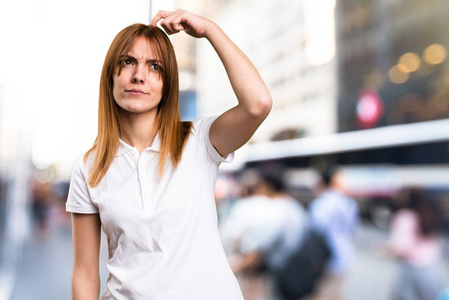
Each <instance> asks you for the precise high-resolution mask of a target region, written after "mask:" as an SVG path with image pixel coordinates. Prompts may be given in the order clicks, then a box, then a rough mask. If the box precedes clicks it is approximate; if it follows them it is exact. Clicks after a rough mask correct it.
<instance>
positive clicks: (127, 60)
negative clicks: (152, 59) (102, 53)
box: [123, 59, 132, 66]
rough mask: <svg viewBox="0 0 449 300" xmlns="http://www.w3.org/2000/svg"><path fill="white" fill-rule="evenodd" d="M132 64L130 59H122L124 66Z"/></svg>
mask: <svg viewBox="0 0 449 300" xmlns="http://www.w3.org/2000/svg"><path fill="white" fill-rule="evenodd" d="M131 64H132V61H131V60H130V59H125V60H124V61H123V65H124V66H129V65H131Z"/></svg>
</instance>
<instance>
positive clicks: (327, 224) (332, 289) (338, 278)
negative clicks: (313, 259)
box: [309, 167, 359, 300]
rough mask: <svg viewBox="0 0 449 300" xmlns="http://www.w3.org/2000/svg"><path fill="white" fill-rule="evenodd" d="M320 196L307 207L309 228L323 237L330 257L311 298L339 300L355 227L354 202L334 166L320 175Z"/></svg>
mask: <svg viewBox="0 0 449 300" xmlns="http://www.w3.org/2000/svg"><path fill="white" fill-rule="evenodd" d="M320 179H321V182H320V187H319V190H320V192H319V193H320V194H319V196H318V197H317V198H316V199H314V200H313V201H312V203H311V204H310V208H309V212H310V222H311V227H312V228H313V230H315V231H316V232H318V233H320V234H322V235H323V237H324V239H325V241H326V243H327V245H328V247H329V249H330V251H331V257H330V259H329V262H328V263H327V267H326V271H325V274H324V275H323V278H322V279H321V280H320V282H319V283H318V286H317V287H316V288H315V291H314V293H313V296H312V299H315V300H318V299H320V300H321V299H322V300H324V299H326V300H339V299H342V289H343V284H344V280H345V278H346V276H347V274H348V272H349V270H350V267H351V264H352V263H353V260H354V235H355V232H356V229H357V227H358V224H359V210H358V206H357V203H356V201H355V200H354V199H353V198H351V197H350V196H349V195H348V194H347V193H346V191H345V188H344V185H343V182H342V172H341V170H339V169H337V168H336V167H332V168H328V169H326V170H324V171H322V172H321V173H320Z"/></svg>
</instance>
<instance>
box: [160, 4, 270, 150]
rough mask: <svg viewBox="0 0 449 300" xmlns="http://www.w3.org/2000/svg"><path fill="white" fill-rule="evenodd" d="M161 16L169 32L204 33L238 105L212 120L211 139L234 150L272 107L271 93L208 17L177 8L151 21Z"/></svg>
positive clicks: (198, 35)
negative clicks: (215, 53) (227, 79)
mask: <svg viewBox="0 0 449 300" xmlns="http://www.w3.org/2000/svg"><path fill="white" fill-rule="evenodd" d="M161 19H163V20H162V21H161V22H160V25H161V26H162V27H163V28H164V30H165V31H166V32H167V33H168V34H174V33H177V32H179V31H180V30H184V31H185V32H186V33H187V34H189V35H191V36H193V37H196V38H201V37H205V38H206V39H208V40H209V42H210V43H211V44H212V46H213V47H214V49H215V51H216V52H217V54H218V56H219V57H220V59H221V61H222V63H223V65H224V67H225V69H226V73H227V75H228V77H229V81H230V82H231V86H232V88H233V90H234V93H235V95H236V97H237V100H238V105H237V106H235V107H233V108H231V109H230V110H228V111H226V112H224V113H223V114H222V115H221V116H219V117H218V118H217V119H216V120H215V122H214V124H212V127H211V129H210V140H211V142H212V145H214V147H215V148H216V149H217V151H218V152H219V153H220V154H221V155H223V156H225V155H227V154H229V153H231V152H233V151H235V150H237V149H238V148H240V147H241V146H243V145H244V144H245V143H246V142H247V141H248V140H249V139H250V138H251V136H252V135H253V134H254V132H255V131H256V129H257V128H258V127H259V126H260V124H261V123H262V122H263V120H264V119H265V118H266V117H267V116H268V113H269V112H270V110H271V106H272V100H271V95H270V92H269V91H268V89H267V87H266V85H265V83H264V82H263V80H262V78H261V77H260V75H259V73H258V72H257V70H256V68H255V67H254V65H253V64H252V63H251V61H250V60H249V59H248V58H247V57H246V55H245V54H244V53H243V52H242V51H241V50H240V49H239V48H238V47H237V46H236V45H235V44H234V43H233V42H232V41H231V40H230V39H229V37H228V36H227V35H226V34H225V33H224V32H223V30H221V28H220V27H219V26H218V25H217V24H215V23H214V22H212V21H211V20H208V19H206V18H203V17H200V16H197V15H194V14H192V13H190V12H188V11H184V10H180V9H178V10H176V11H175V12H166V11H160V12H158V14H157V15H156V16H155V17H154V18H153V21H152V25H153V26H155V25H156V24H157V22H158V21H160V20H161ZM210 101H214V99H210Z"/></svg>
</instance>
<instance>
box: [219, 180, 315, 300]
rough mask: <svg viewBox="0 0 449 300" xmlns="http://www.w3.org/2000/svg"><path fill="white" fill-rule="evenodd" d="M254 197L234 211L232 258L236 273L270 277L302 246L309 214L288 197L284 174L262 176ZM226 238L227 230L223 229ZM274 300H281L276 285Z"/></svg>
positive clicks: (272, 295) (240, 204)
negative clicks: (234, 228) (266, 274)
mask: <svg viewBox="0 0 449 300" xmlns="http://www.w3.org/2000/svg"><path fill="white" fill-rule="evenodd" d="M252 190H253V194H252V196H250V197H249V198H248V199H244V200H242V201H241V202H240V203H239V205H237V206H236V207H235V208H234V216H233V217H231V218H230V219H228V220H227V225H228V226H231V227H235V224H236V223H237V224H240V230H235V231H234V234H235V235H236V236H234V240H235V241H238V243H237V245H238V247H237V248H238V249H237V252H236V253H234V254H233V255H231V256H230V261H231V266H232V269H233V271H234V272H235V273H246V274H248V273H253V274H254V273H256V274H257V272H261V271H266V272H268V278H270V279H271V276H272V275H273V274H274V273H275V272H276V271H277V270H279V269H280V268H282V267H283V264H284V263H285V262H286V259H287V258H288V257H289V256H290V255H291V254H292V253H293V252H294V251H295V250H296V249H298V248H299V247H300V246H301V242H302V240H303V236H304V232H305V230H306V227H307V215H306V212H305V210H304V208H303V207H302V205H301V204H300V203H299V201H297V200H296V199H294V198H293V197H291V196H290V195H288V194H287V193H286V192H285V189H284V183H283V181H282V176H281V174H277V175H271V174H262V175H261V177H260V178H259V180H258V183H257V184H255V185H254V186H253V187H252ZM224 232H225V235H226V229H224ZM269 284H270V285H271V289H270V293H271V299H282V298H281V296H280V295H279V294H278V292H277V290H276V286H275V285H274V282H271V280H270V282H269Z"/></svg>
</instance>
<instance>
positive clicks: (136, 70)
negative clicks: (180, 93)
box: [112, 37, 163, 117]
mask: <svg viewBox="0 0 449 300" xmlns="http://www.w3.org/2000/svg"><path fill="white" fill-rule="evenodd" d="M119 61H120V64H121V67H122V70H121V72H120V75H118V71H119V68H116V71H115V73H114V75H113V82H114V87H113V91H112V92H113V96H114V100H115V102H116V103H117V105H118V106H120V107H121V108H122V109H123V111H125V112H129V113H133V114H148V115H151V116H153V117H155V116H156V114H157V107H158V105H159V102H160V101H161V98H162V87H163V79H162V73H161V63H160V61H158V60H157V59H156V56H155V55H154V53H153V50H152V49H151V47H150V45H149V42H148V40H147V39H146V38H144V37H139V38H137V40H136V41H135V43H134V45H133V47H132V48H131V50H130V51H129V52H128V53H126V54H124V55H122V56H121V57H120V60H119Z"/></svg>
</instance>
